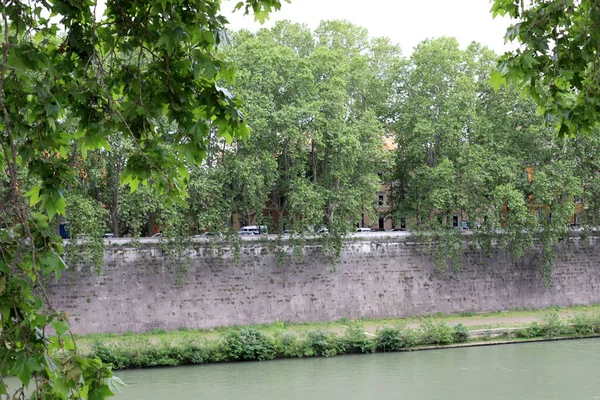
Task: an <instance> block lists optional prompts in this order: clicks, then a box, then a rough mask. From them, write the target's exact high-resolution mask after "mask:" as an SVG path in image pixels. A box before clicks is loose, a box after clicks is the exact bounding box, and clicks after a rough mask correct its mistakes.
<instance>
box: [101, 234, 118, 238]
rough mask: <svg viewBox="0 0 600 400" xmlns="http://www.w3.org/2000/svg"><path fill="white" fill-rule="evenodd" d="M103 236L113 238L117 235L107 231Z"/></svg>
mask: <svg viewBox="0 0 600 400" xmlns="http://www.w3.org/2000/svg"><path fill="white" fill-rule="evenodd" d="M102 237H103V238H104V239H112V238H114V237H115V234H114V233H105V234H104V235H102Z"/></svg>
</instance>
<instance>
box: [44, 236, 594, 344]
mask: <svg viewBox="0 0 600 400" xmlns="http://www.w3.org/2000/svg"><path fill="white" fill-rule="evenodd" d="M466 240H468V239H466ZM274 243H275V242H274V241H259V240H244V241H243V242H242V246H241V249H240V250H239V251H240V253H239V256H240V261H239V264H235V263H234V262H233V260H234V258H235V257H234V253H235V252H234V250H233V249H232V248H230V247H229V245H228V244H224V245H223V247H222V248H221V250H218V249H217V248H216V247H215V245H214V244H212V245H211V244H210V243H206V242H204V243H199V242H197V243H195V247H194V249H193V252H192V254H191V257H192V262H191V265H190V266H189V268H188V269H187V272H186V273H185V274H183V275H182V279H177V267H175V266H174V265H171V264H172V263H171V262H169V261H168V260H167V259H165V257H164V256H163V253H162V251H161V250H160V248H159V246H158V243H157V242H156V241H154V242H152V241H148V242H144V243H142V244H141V245H140V246H138V247H134V246H131V245H130V244H128V243H125V242H123V241H122V240H121V241H119V240H112V241H111V242H110V243H108V242H107V244H108V245H107V250H106V257H105V265H104V269H103V271H102V273H101V274H99V275H98V274H96V272H95V271H92V270H90V269H89V268H81V269H80V270H79V271H75V270H72V271H65V273H64V274H63V277H62V278H61V280H60V281H59V282H58V283H55V284H53V285H52V286H51V287H50V288H49V294H50V297H51V302H52V305H53V306H54V307H55V308H56V309H59V310H63V311H66V312H68V314H69V315H70V320H71V323H72V327H73V331H74V332H76V333H92V332H117V333H119V332H126V331H134V332H142V331H149V330H152V329H165V330H175V329H179V328H211V327H217V326H223V325H243V324H259V323H268V322H274V321H294V322H303V321H329V320H335V319H339V318H342V317H347V318H358V317H366V318H384V317H404V316H410V315H422V314H430V313H435V312H442V313H455V312H460V311H476V312H483V311H497V310H506V309H514V308H517V307H528V308H529V307H531V308H542V307H547V306H550V305H557V306H568V305H575V304H592V303H600V274H599V273H598V272H599V271H600V241H599V240H598V239H597V238H592V239H591V242H590V244H589V245H584V244H583V243H580V241H579V239H578V238H574V239H572V240H571V241H569V242H566V243H565V244H563V246H562V247H563V248H562V249H561V250H560V251H559V252H557V255H556V267H555V270H554V273H553V277H552V281H553V286H552V287H551V288H546V287H545V286H544V280H543V279H542V276H541V273H540V266H539V262H538V261H537V260H536V257H535V256H526V257H523V258H521V259H520V260H518V261H517V262H513V261H512V259H511V256H510V254H509V253H508V252H505V251H503V250H497V251H495V252H494V253H493V254H492V255H490V256H486V255H484V254H483V252H481V251H479V250H468V249H469V248H470V247H469V246H465V254H464V257H463V259H462V270H461V272H460V273H458V274H457V273H456V272H454V271H452V270H446V271H440V270H439V268H437V267H436V266H435V265H433V263H432V260H431V257H430V256H429V255H428V253H427V251H425V248H424V246H423V245H422V244H418V243H415V242H414V241H413V240H412V239H411V238H410V237H409V236H405V235H397V236H388V237H385V236H372V237H368V236H362V237H354V238H352V239H351V240H349V241H347V242H345V244H344V246H343V250H342V254H341V259H340V261H339V263H338V265H337V268H335V269H334V268H333V266H332V264H331V261H330V260H329V259H328V258H327V257H326V256H324V255H323V254H322V252H321V244H320V243H319V242H318V241H315V242H313V243H307V245H306V246H305V248H304V257H303V258H302V259H297V257H295V256H293V254H292V249H290V248H288V247H285V242H284V247H283V248H284V249H285V251H286V253H285V257H284V258H283V259H282V258H281V257H278V255H277V254H276V252H274V248H275V247H274V246H275V244H274ZM179 273H180V274H181V271H179Z"/></svg>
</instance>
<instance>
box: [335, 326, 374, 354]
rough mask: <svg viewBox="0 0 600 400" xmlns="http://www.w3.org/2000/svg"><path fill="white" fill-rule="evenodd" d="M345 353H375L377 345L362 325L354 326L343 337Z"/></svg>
mask: <svg viewBox="0 0 600 400" xmlns="http://www.w3.org/2000/svg"><path fill="white" fill-rule="evenodd" d="M342 340H343V347H344V349H343V352H344V353H373V352H374V351H375V346H376V343H375V341H374V340H373V339H370V338H369V337H368V336H367V334H366V332H365V329H364V328H363V326H362V325H360V324H352V325H350V326H349V327H348V328H347V329H346V333H345V335H344V337H343V339H342Z"/></svg>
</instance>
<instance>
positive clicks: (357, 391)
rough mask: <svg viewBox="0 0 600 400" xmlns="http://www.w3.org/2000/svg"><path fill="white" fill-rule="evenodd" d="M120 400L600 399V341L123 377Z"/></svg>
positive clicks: (204, 367) (164, 370)
mask: <svg viewBox="0 0 600 400" xmlns="http://www.w3.org/2000/svg"><path fill="white" fill-rule="evenodd" d="M116 375H118V376H119V377H121V378H122V379H123V380H124V381H125V383H127V385H128V386H127V387H126V388H125V390H124V391H123V393H121V394H119V395H118V396H117V397H116V399H118V400H129V399H130V400H133V399H136V400H138V399H143V400H158V399H161V400H162V399H166V400H183V399H218V400H233V399H236V400H237V399H244V400H254V399H256V400H258V399H260V400H280V399H285V400H288V399H289V400H296V399H311V400H320V399H324V400H325V399H327V400H329V399H331V400H338V399H339V400H354V399H356V400H366V399H398V400H409V399H410V400H413V399H419V400H421V399H423V400H429V399H444V400H470V399H478V400H480V399H481V400H496V399H497V400H528V399H536V400H538V399H544V400H547V399H557V400H558V399H563V400H580V399H581V400H583V399H600V339H582V340H568V341H553V342H541V343H521V344H513V345H499V346H485V347H470V348H460V349H445V350H431V351H417V352H410V353H406V352H402V353H385V354H370V355H355V356H354V355H353V356H339V357H332V358H305V359H293V360H279V361H267V362H248V363H229V364H213V365H201V366H189V367H174V368H157V369H145V370H131V371H117V372H116Z"/></svg>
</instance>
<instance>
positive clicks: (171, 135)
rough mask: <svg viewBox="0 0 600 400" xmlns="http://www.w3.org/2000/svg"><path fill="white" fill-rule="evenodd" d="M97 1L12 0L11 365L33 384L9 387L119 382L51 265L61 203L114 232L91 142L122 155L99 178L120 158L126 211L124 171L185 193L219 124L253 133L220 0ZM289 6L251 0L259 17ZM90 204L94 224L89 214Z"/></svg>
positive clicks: (3, 293) (104, 391) (7, 252)
mask: <svg viewBox="0 0 600 400" xmlns="http://www.w3.org/2000/svg"><path fill="white" fill-rule="evenodd" d="M98 5H99V4H97V2H96V1H93V0H88V1H66V0H48V1H46V0H39V1H20V0H12V1H7V0H4V1H2V2H1V3H0V7H1V13H2V19H1V21H0V26H1V32H2V34H1V35H0V36H1V40H2V55H1V57H2V63H1V66H0V147H1V152H0V166H1V168H2V170H3V171H4V172H5V174H2V175H3V178H2V183H3V187H2V195H3V198H2V200H1V201H0V215H1V218H2V220H1V223H2V230H1V231H0V255H1V257H0V314H1V329H0V330H1V334H0V339H1V340H2V344H3V345H2V349H0V360H1V361H0V376H1V377H5V376H9V375H16V376H17V377H18V378H19V379H20V381H21V383H22V384H23V387H22V388H21V389H19V390H18V391H17V392H16V394H8V393H7V387H6V385H5V382H4V381H3V380H1V381H0V395H1V396H4V397H13V395H14V397H15V398H26V397H31V398H35V399H50V398H52V399H67V398H77V399H79V398H88V399H103V398H106V397H109V396H111V395H112V393H113V391H114V389H115V386H116V385H117V384H118V382H119V381H118V380H117V379H116V378H113V377H112V373H111V371H110V369H109V368H108V367H106V366H103V365H102V363H101V362H99V360H91V359H86V358H84V357H81V356H79V355H78V354H77V352H76V348H75V345H74V343H73V342H72V340H71V339H70V336H68V335H66V334H67V333H68V322H67V317H66V315H64V314H62V313H60V312H57V311H54V310H52V308H51V305H50V304H48V302H47V298H46V296H45V291H44V282H45V281H46V279H47V278H45V277H48V276H57V277H58V276H60V273H61V271H62V270H63V269H64V268H65V264H64V261H63V260H62V258H61V254H62V250H63V246H62V244H61V240H60V238H59V237H58V236H57V235H56V233H55V232H56V226H55V223H54V221H55V218H54V217H55V216H56V215H57V214H59V215H65V213H66V212H67V207H70V208H71V210H72V214H71V215H70V216H69V218H72V219H73V221H72V227H73V229H74V230H75V231H82V233H83V234H85V233H86V232H87V231H90V230H93V232H91V231H90V232H89V233H90V234H93V235H94V236H95V237H97V234H98V232H101V230H100V229H101V228H98V224H97V220H96V219H97V218H99V217H100V215H101V213H97V211H98V203H97V202H96V201H95V200H93V199H91V198H90V197H89V196H88V194H87V193H85V192H82V190H81V187H82V181H84V180H87V179H88V178H89V175H85V174H83V176H82V173H81V171H82V168H81V166H82V162H83V163H85V162H86V159H87V156H88V154H90V152H92V151H94V150H97V151H103V152H105V153H104V154H107V152H109V153H108V154H110V155H111V156H110V157H109V160H107V162H106V163H105V172H106V175H104V176H103V175H102V169H101V168H99V169H97V171H98V172H100V174H99V175H98V176H95V177H93V179H95V180H96V183H97V184H98V186H100V183H99V182H100V181H101V180H103V179H106V176H108V175H109V170H111V169H112V170H113V171H112V173H110V176H111V179H113V180H111V181H110V184H109V186H110V188H111V190H112V197H113V201H107V203H106V204H112V206H111V210H110V211H111V215H112V218H113V219H116V218H118V214H119V211H118V209H117V208H116V206H117V204H118V197H119V193H120V189H119V188H118V182H119V181H120V183H121V184H127V185H128V186H129V188H130V189H131V190H135V189H136V188H137V187H138V186H139V184H140V183H144V184H145V183H148V184H151V185H152V187H153V188H154V190H155V193H156V194H157V195H158V196H163V200H164V201H167V202H168V201H169V200H176V201H181V200H182V199H184V198H185V194H186V192H185V185H186V182H187V180H188V170H187V167H188V166H190V165H196V164H199V163H201V162H202V161H203V160H204V159H205V156H206V147H207V138H208V136H209V132H216V134H217V135H219V136H220V137H222V138H224V140H227V141H229V142H231V141H232V140H233V139H235V138H243V137H247V136H248V133H249V128H248V126H247V125H246V123H245V118H244V115H243V114H242V113H241V111H240V107H239V105H240V103H239V100H237V99H236V98H234V97H233V96H232V94H231V93H230V92H229V91H228V90H227V89H225V86H224V85H225V84H226V82H227V81H229V80H231V78H232V72H231V70H230V69H229V68H228V67H227V66H226V64H225V63H224V62H223V61H222V60H221V58H220V57H219V53H218V51H217V50H218V48H219V47H220V46H222V45H223V44H224V42H226V39H227V34H226V32H225V25H226V23H227V20H226V19H225V18H224V17H223V16H221V15H220V13H219V10H220V5H221V2H220V1H219V0H150V1H146V0H144V1H137V0H131V1H116V0H115V1H113V0H109V1H106V2H105V3H104V5H105V6H106V9H105V12H104V14H103V15H99V13H98V12H97V11H98V10H97V8H98V7H97V6H98ZM280 6H281V2H280V1H279V0H247V1H244V2H240V4H238V8H244V9H245V11H246V13H249V12H253V13H255V15H256V17H257V18H258V19H259V20H264V18H266V16H267V15H268V13H269V12H270V11H271V10H274V9H278V8H279V7H280ZM113 146H114V148H115V149H119V152H113V151H112V150H113ZM124 146H125V147H124ZM118 153H120V154H121V155H118ZM100 158H103V157H100ZM86 174H87V172H86ZM4 175H5V176H6V179H5V178H4ZM25 190H27V193H24V192H25ZM109 196H111V193H109ZM24 197H27V198H28V199H29V205H31V206H35V208H33V209H30V208H29V207H28V204H26V203H25V202H24ZM115 199H116V200H115ZM78 217H79V218H82V219H80V220H78V221H75V219H76V218H78ZM84 218H88V220H87V222H88V223H89V225H86V224H85V223H83V224H79V222H84ZM92 228H93V229H92ZM49 329H51V330H53V334H52V335H50V333H51V331H49ZM32 381H34V382H35V383H31V382H32ZM30 383H31V384H30ZM27 387H29V389H26V388H27ZM27 390H29V391H30V393H28V392H27Z"/></svg>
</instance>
